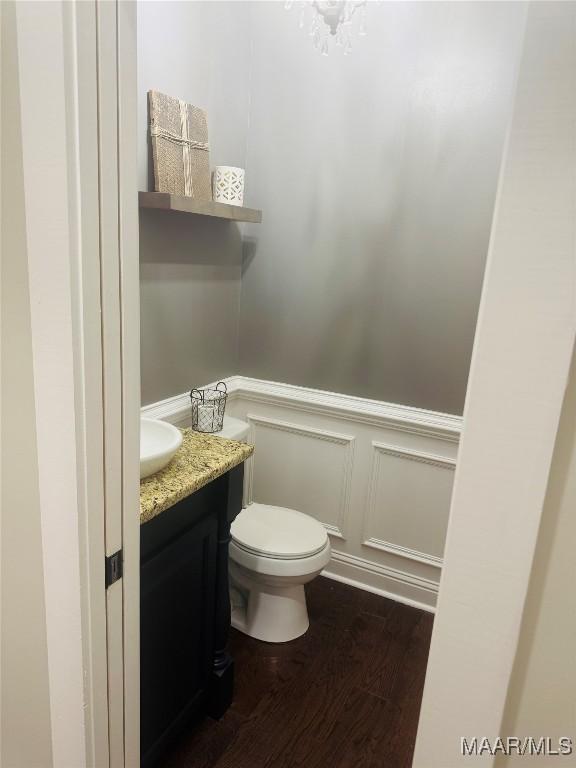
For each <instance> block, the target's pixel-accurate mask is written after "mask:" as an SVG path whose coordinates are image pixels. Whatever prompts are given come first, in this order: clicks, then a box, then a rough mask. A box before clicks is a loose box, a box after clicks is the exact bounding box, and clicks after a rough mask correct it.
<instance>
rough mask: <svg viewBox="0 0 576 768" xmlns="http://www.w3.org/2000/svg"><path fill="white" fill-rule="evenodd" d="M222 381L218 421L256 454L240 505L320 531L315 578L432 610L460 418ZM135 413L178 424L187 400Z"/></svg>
mask: <svg viewBox="0 0 576 768" xmlns="http://www.w3.org/2000/svg"><path fill="white" fill-rule="evenodd" d="M224 381H225V383H226V386H227V389H228V403H227V413H228V414H229V415H232V416H235V417H236V418H240V419H243V420H244V421H246V422H247V423H248V424H249V425H250V434H249V438H248V439H249V441H250V442H252V443H254V444H255V446H256V450H255V454H254V456H253V457H252V458H251V459H250V460H249V461H248V465H247V472H246V479H245V500H246V502H247V503H250V502H251V501H252V500H254V501H258V502H261V503H266V504H275V505H278V506H285V507H292V508H294V509H298V510H300V511H302V512H305V513H306V514H310V515H312V516H313V517H316V519H318V520H319V521H320V522H322V524H323V525H324V526H325V527H326V529H327V531H328V534H329V535H330V538H331V541H332V560H331V562H330V564H329V565H328V567H327V568H326V570H325V572H324V575H326V576H328V577H330V578H333V579H336V580H339V581H344V582H346V583H349V584H352V585H354V586H357V587H360V588H362V589H366V590H368V591H371V592H376V593H378V594H382V595H384V596H385V597H390V598H392V599H394V600H398V601H400V602H404V603H408V604H410V605H414V606H417V607H419V608H424V609H426V610H430V611H433V610H434V607H435V604H436V597H437V593H438V583H439V579H440V573H441V569H442V562H443V561H442V555H443V548H444V537H445V530H446V525H447V520H448V512H449V507H450V496H451V487H452V479H453V474H454V468H455V466H456V456H457V452H458V444H459V438H460V431H461V428H462V418H461V417H460V416H454V415H451V414H443V413H436V412H434V411H426V410H423V409H420V408H412V407H410V406H404V405H396V404H393V403H385V402H380V401H377V400H369V399H364V398H360V397H355V396H350V395H343V394H339V393H335V392H323V391H320V390H316V389H310V388H308V387H299V386H295V385H293V384H282V383H277V382H272V381H261V380H259V379H252V378H248V377H245V376H231V377H229V378H227V379H225V380H224ZM207 386H211V385H207ZM142 415H143V416H146V417H148V418H159V419H165V420H166V421H169V422H171V423H172V424H175V425H176V426H178V427H181V428H183V427H188V426H190V397H189V394H188V392H184V393H182V394H179V395H175V396H174V397H169V398H167V399H165V400H162V401H159V402H157V403H152V404H150V405H147V406H145V407H144V408H142Z"/></svg>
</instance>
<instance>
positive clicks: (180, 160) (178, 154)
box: [148, 91, 212, 200]
mask: <svg viewBox="0 0 576 768" xmlns="http://www.w3.org/2000/svg"><path fill="white" fill-rule="evenodd" d="M148 99H149V106H150V135H151V138H152V156H153V162H154V188H155V191H156V192H169V193H170V194H172V195H184V196H186V197H193V198H194V199H195V200H212V190H211V188H210V152H209V145H208V123H207V120H206V112H204V110H203V109H200V108H199V107H194V106H192V104H187V103H186V102H185V101H181V100H180V99H175V98H173V97H172V96H166V95H165V94H164V93H159V92H158V91H149V93H148Z"/></svg>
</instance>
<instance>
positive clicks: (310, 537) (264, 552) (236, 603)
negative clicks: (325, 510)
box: [229, 504, 330, 643]
mask: <svg viewBox="0 0 576 768" xmlns="http://www.w3.org/2000/svg"><path fill="white" fill-rule="evenodd" d="M231 534H232V541H231V542H230V548H229V552H230V585H231V589H232V598H231V602H232V626H233V627H235V628H236V629H239V630H240V631H241V632H244V633H245V634H247V635H250V636H251V637H255V638H257V639H258V640H265V641H266V642H269V643H284V642H287V641H288V640H294V639H295V638H296V637H300V635H303V634H304V633H305V632H306V630H307V629H308V609H307V607H306V595H305V593H304V584H307V583H308V582H309V581H312V579H314V578H315V577H316V576H318V574H319V573H320V572H321V571H322V570H323V569H324V568H325V567H326V565H328V562H329V560H330V542H329V541H328V536H327V534H326V529H325V528H324V526H323V525H321V523H319V522H318V521H317V520H314V518H312V517H309V516H308V515H304V514H302V513H301V512H297V511H296V510H294V509H286V508H284V507H273V506H269V505H267V504H251V505H250V506H249V507H247V508H246V509H244V510H242V512H240V514H239V515H238V517H237V518H236V520H235V521H234V522H233V523H232V527H231Z"/></svg>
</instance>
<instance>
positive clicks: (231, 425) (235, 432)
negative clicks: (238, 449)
mask: <svg viewBox="0 0 576 768" xmlns="http://www.w3.org/2000/svg"><path fill="white" fill-rule="evenodd" d="M249 430H250V425H249V424H247V423H246V422H245V421H242V419H236V418H234V416H224V423H223V425H222V429H221V430H220V431H219V432H215V433H214V434H215V435H217V436H218V437H227V438H228V439H229V440H239V441H240V442H242V441H244V440H246V438H247V437H248V432H249Z"/></svg>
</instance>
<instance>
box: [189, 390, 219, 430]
mask: <svg viewBox="0 0 576 768" xmlns="http://www.w3.org/2000/svg"><path fill="white" fill-rule="evenodd" d="M227 396H228V390H227V389H226V384H225V383H224V382H223V381H219V382H218V384H216V386H215V387H214V389H193V390H192V391H191V392H190V401H191V403H192V429H195V430H196V432H220V430H221V429H222V427H223V426H224V411H225V409H226V398H227Z"/></svg>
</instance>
